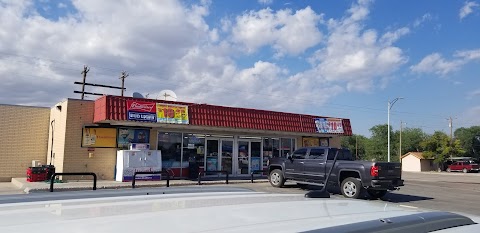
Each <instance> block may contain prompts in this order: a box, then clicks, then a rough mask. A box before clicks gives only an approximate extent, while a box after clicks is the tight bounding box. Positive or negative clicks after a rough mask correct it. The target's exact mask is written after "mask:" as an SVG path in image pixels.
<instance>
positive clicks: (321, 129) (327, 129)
mask: <svg viewBox="0 0 480 233" xmlns="http://www.w3.org/2000/svg"><path fill="white" fill-rule="evenodd" d="M314 120H315V126H316V127H317V132H318V133H343V123H342V120H341V119H334V118H316V119H314Z"/></svg>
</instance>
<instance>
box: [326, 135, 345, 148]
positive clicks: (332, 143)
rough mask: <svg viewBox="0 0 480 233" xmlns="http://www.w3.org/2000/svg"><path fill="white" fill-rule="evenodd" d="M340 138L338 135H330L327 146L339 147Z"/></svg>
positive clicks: (340, 145)
mask: <svg viewBox="0 0 480 233" xmlns="http://www.w3.org/2000/svg"><path fill="white" fill-rule="evenodd" d="M341 140H342V138H341V137H340V136H337V137H332V138H330V140H329V145H328V146H330V147H335V148H340V147H342V143H341Z"/></svg>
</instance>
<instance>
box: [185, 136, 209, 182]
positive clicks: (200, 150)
mask: <svg viewBox="0 0 480 233" xmlns="http://www.w3.org/2000/svg"><path fill="white" fill-rule="evenodd" d="M204 161H205V135H203V134H191V133H184V134H183V164H182V167H183V168H188V167H189V166H191V165H193V164H190V163H196V166H198V167H200V168H203V167H204ZM182 175H183V176H187V175H186V174H185V172H184V174H182Z"/></svg>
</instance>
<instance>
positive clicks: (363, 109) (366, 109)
mask: <svg viewBox="0 0 480 233" xmlns="http://www.w3.org/2000/svg"><path fill="white" fill-rule="evenodd" d="M0 53H1V54H6V55H9V56H17V57H23V58H29V59H37V60H46V61H50V62H52V63H59V64H65V65H68V66H70V65H72V64H75V63H68V62H64V61H59V60H55V59H47V58H40V57H35V56H26V55H20V54H14V53H6V52H0ZM14 62H22V61H14ZM24 63H26V62H24ZM38 65H46V64H38ZM93 67H95V68H98V69H103V70H108V71H112V72H113V71H114V69H112V68H106V67H101V66H93ZM59 68H62V67H59ZM65 69H67V68H65ZM69 70H70V69H69ZM135 74H136V75H139V76H146V77H152V76H155V75H154V74H148V73H141V72H138V73H135ZM123 82H124V79H122V83H123ZM158 82H159V83H166V84H170V85H173V86H178V87H183V85H180V84H177V83H173V82H169V81H165V80H158ZM206 85H208V86H210V87H214V88H216V89H222V90H225V91H228V92H232V91H235V92H236V93H238V92H241V93H247V94H252V95H263V96H268V97H271V98H273V99H276V98H280V99H288V100H289V102H290V101H294V102H302V103H309V104H311V103H312V100H311V99H305V98H299V97H296V98H293V99H292V98H291V97H287V96H284V95H276V94H266V93H258V92H251V91H245V90H237V89H229V88H225V87H224V86H218V85H214V84H212V83H207V84H206ZM122 90H123V89H122ZM122 92H123V91H122ZM122 94H123V93H122ZM414 100H416V99H414ZM323 106H326V107H330V108H336V109H343V110H351V109H355V111H361V112H373V111H375V112H382V113H386V111H385V110H384V109H379V108H373V107H368V105H367V106H354V105H347V104H339V103H334V102H330V103H324V104H323ZM397 114H405V115H415V116H416V117H418V116H424V117H422V118H431V119H437V118H443V116H440V115H433V114H424V113H418V112H415V113H414V112H404V111H392V115H397ZM427 116H428V117H427Z"/></svg>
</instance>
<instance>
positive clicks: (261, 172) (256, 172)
mask: <svg viewBox="0 0 480 233" xmlns="http://www.w3.org/2000/svg"><path fill="white" fill-rule="evenodd" d="M263 173H266V171H265V170H256V171H252V172H250V181H252V184H253V174H262V175H263Z"/></svg>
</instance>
